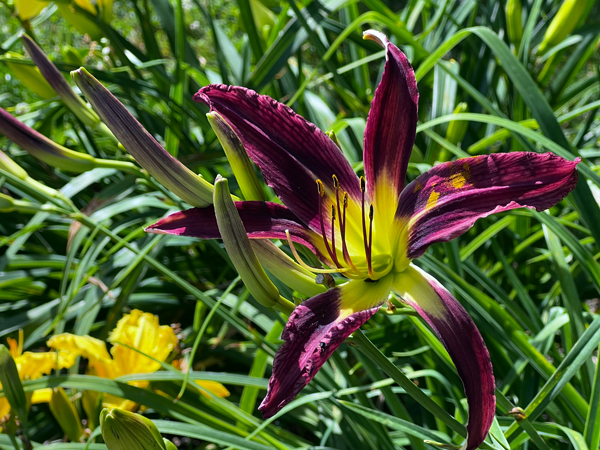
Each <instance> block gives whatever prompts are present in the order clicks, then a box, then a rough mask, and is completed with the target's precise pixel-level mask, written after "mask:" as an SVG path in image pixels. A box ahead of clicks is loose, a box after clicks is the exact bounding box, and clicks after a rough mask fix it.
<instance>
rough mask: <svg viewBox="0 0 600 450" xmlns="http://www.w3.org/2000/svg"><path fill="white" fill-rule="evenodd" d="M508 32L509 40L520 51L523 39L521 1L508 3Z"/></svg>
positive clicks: (512, 0) (509, 0)
mask: <svg viewBox="0 0 600 450" xmlns="http://www.w3.org/2000/svg"><path fill="white" fill-rule="evenodd" d="M506 31H507V33H508V40H509V41H510V42H511V44H513V45H514V46H515V48H517V49H518V48H519V46H520V45H521V39H522V38H523V5H522V4H521V0H508V1H507V2H506Z"/></svg>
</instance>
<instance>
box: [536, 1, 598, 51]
mask: <svg viewBox="0 0 600 450" xmlns="http://www.w3.org/2000/svg"><path fill="white" fill-rule="evenodd" d="M586 6H587V2H586V1H585V0H565V1H564V2H563V4H562V5H560V8H559V10H558V12H557V13H556V16H554V19H552V22H550V25H549V26H548V29H547V30H546V34H545V35H544V40H543V41H542V43H541V44H540V47H539V48H538V53H539V54H540V55H543V54H544V53H546V51H547V50H548V49H550V48H552V47H554V46H555V45H558V44H560V43H561V42H562V41H563V40H564V39H565V38H566V37H567V36H568V35H570V34H571V32H572V31H573V30H574V29H575V27H576V26H577V24H578V23H579V20H580V19H581V18H582V17H583V14H584V13H585V11H586Z"/></svg>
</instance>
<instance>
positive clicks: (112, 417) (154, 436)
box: [100, 408, 167, 450]
mask: <svg viewBox="0 0 600 450" xmlns="http://www.w3.org/2000/svg"><path fill="white" fill-rule="evenodd" d="M100 427H101V430H102V437H103V438H104V442H105V443H106V447H108V450H167V446H166V444H165V441H164V440H163V437H162V436H161V435H160V433H159V431H158V428H156V425H154V423H152V421H151V420H149V419H147V418H145V417H144V416H142V415H140V414H135V413H132V412H129V411H125V410H123V409H119V408H111V409H107V408H105V409H103V410H102V412H101V413H100Z"/></svg>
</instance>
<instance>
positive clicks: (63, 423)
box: [49, 387, 83, 442]
mask: <svg viewBox="0 0 600 450" xmlns="http://www.w3.org/2000/svg"><path fill="white" fill-rule="evenodd" d="M49 406H50V411H51V412H52V415H53V416H54V418H55V419H56V421H57V422H58V424H59V425H60V428H61V429H62V430H63V433H65V434H66V435H67V437H68V438H69V440H70V441H71V442H80V439H81V436H82V435H83V426H82V425H81V419H80V418H79V414H78V413H77V409H75V405H74V404H73V402H71V400H70V399H69V397H68V396H67V393H66V392H65V390H64V389H63V388H61V387H58V388H54V389H52V397H50V403H49Z"/></svg>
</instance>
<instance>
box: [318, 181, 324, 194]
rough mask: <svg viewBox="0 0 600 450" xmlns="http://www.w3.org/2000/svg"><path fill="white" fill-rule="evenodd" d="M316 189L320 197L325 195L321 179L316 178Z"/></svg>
mask: <svg viewBox="0 0 600 450" xmlns="http://www.w3.org/2000/svg"><path fill="white" fill-rule="evenodd" d="M317 191H318V192H319V195H320V196H321V197H323V196H324V195H325V187H324V186H323V182H322V181H321V180H317Z"/></svg>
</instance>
